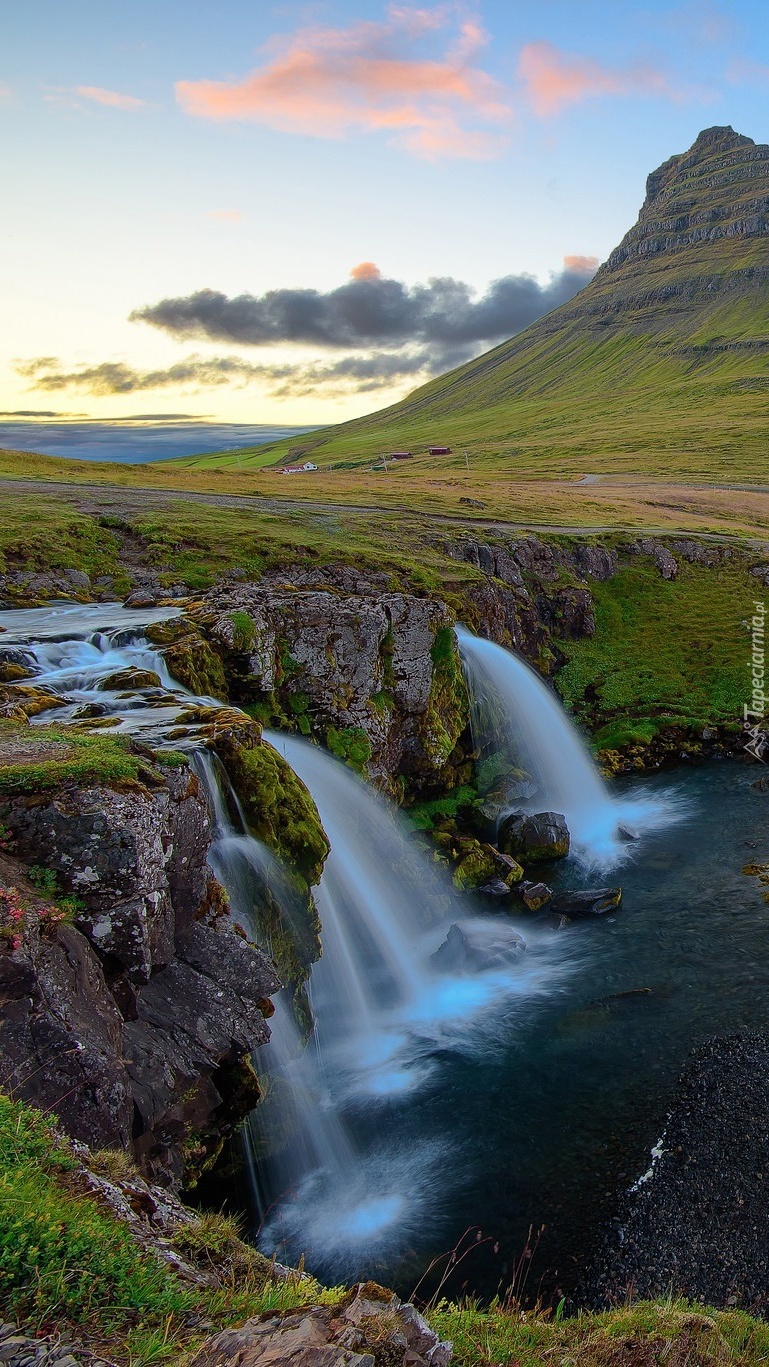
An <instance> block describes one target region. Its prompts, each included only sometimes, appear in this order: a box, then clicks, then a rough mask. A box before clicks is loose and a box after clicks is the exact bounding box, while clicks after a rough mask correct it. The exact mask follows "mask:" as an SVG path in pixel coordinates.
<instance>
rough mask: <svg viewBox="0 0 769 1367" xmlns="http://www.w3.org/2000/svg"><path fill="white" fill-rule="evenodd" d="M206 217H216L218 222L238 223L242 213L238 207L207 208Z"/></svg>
mask: <svg viewBox="0 0 769 1367" xmlns="http://www.w3.org/2000/svg"><path fill="white" fill-rule="evenodd" d="M207 217H208V218H215V219H218V221H219V222H220V223H240V222H241V220H242V218H243V214H242V212H241V210H240V209H209V211H208V214H207Z"/></svg>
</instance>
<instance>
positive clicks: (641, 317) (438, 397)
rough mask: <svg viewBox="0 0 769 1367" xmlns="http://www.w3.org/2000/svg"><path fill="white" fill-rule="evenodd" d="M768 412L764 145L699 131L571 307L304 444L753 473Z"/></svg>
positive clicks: (548, 468) (767, 170) (535, 467)
mask: <svg viewBox="0 0 769 1367" xmlns="http://www.w3.org/2000/svg"><path fill="white" fill-rule="evenodd" d="M767 418H769V147H768V146H764V145H758V144H756V143H754V142H753V141H752V139H751V138H748V137H743V136H742V135H740V134H738V133H735V132H734V130H733V129H732V128H730V127H725V128H708V129H706V130H705V131H704V132H702V133H700V135H699V137H698V138H697V140H696V141H695V143H694V145H693V146H692V147H691V148H690V149H689V150H688V152H684V153H681V154H680V155H678V156H673V157H671V158H670V160H669V161H666V162H665V163H664V164H663V165H662V166H660V167H659V169H658V170H656V171H653V172H652V174H651V175H650V176H649V177H648V180H647V182H646V198H645V200H644V203H643V206H642V208H641V212H640V214H639V217H638V221H637V223H636V224H635V225H634V227H632V228H631V229H630V231H629V232H628V233H627V234H626V236H625V237H624V238H623V240H622V242H620V244H619V246H618V247H617V248H615V250H614V251H613V252H612V253H611V255H610V257H609V259H608V260H607V261H606V262H605V263H604V264H603V265H602V266H601V268H600V269H599V271H598V273H597V274H596V275H595V277H594V278H593V280H592V281H591V282H590V283H589V284H588V285H586V286H585V288H584V289H583V290H581V291H580V293H579V294H577V295H576V296H575V297H574V298H573V299H571V300H570V301H569V302H568V303H567V304H564V305H562V306H561V307H560V308H558V309H555V310H554V311H553V312H552V313H550V314H547V315H546V316H545V317H543V318H541V319H539V320H538V321H537V322H535V323H533V324H532V325H531V326H530V327H528V328H526V330H525V331H524V332H521V333H518V334H517V335H516V336H515V337H513V338H511V339H510V340H509V341H507V342H503V343H502V344H501V345H500V346H497V347H496V348H495V349H494V350H493V351H489V352H486V353H485V354H484V355H482V356H479V357H478V358H477V359H475V360H473V361H470V362H468V363H467V364H466V365H463V366H460V367H459V368H458V369H456V370H453V371H451V372H450V373H449V374H447V375H442V376H440V377H439V378H438V379H435V380H433V381H431V382H430V383H429V384H426V385H424V386H423V387H421V388H419V389H417V390H415V391H414V392H413V393H412V394H410V395H409V396H408V397H407V398H405V399H403V400H402V401H401V402H399V403H397V404H394V405H393V406H392V407H390V408H387V409H384V410H382V411H380V412H378V413H374V414H371V415H370V416H368V417H365V418H361V419H357V420H355V421H353V422H349V423H345V424H343V425H342V426H339V427H333V428H326V429H323V430H322V431H321V432H319V433H318V434H316V435H315V436H312V435H311V436H309V437H308V438H307V439H306V441H304V442H303V443H302V447H301V450H302V452H303V453H309V452H312V459H313V461H317V463H318V464H319V465H321V466H323V465H328V464H331V463H333V462H336V461H339V460H340V459H346V460H347V461H352V462H353V463H355V464H358V463H359V462H360V463H361V465H362V464H364V463H366V462H370V461H371V459H372V458H374V457H376V456H377V455H378V454H379V453H381V452H386V451H388V450H391V449H399V448H401V447H404V446H405V447H407V448H408V449H411V450H413V451H414V452H415V454H416V453H418V452H419V451H420V449H421V450H422V451H424V450H425V448H426V446H427V445H429V444H438V443H439V444H446V445H449V446H451V447H452V448H454V451H455V455H457V458H458V459H460V460H462V459H463V456H462V451H463V449H464V448H467V449H469V450H470V451H471V453H472V454H473V458H474V460H475V461H476V464H477V465H478V466H480V467H483V468H486V469H491V468H498V469H500V471H501V470H506V471H508V472H509V473H511V474H512V473H515V472H522V471H527V472H530V473H535V474H536V473H542V474H555V473H569V472H576V471H585V470H588V471H590V470H604V471H611V470H616V471H618V472H619V471H631V470H639V471H644V472H646V473H656V474H692V473H697V474H700V475H702V476H703V477H704V476H710V477H717V478H728V477H729V476H730V475H731V476H732V477H735V472H737V473H739V474H740V477H741V478H743V479H753V480H755V481H757V482H760V480H761V478H762V477H763V478H764V479H765V478H766V477H767V472H769V461H768V460H767V455H766V450H767ZM457 447H459V448H460V450H459V453H456V448H457ZM425 459H429V458H427V457H425ZM450 462H451V458H449V463H450ZM409 468H410V470H411V469H414V468H423V467H422V464H421V462H415V463H414V466H410V467H409Z"/></svg>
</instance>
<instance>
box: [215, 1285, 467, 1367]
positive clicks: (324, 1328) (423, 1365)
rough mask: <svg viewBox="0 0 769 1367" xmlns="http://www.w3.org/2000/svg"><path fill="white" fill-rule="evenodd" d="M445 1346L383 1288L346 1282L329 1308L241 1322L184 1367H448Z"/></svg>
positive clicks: (412, 1311)
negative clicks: (340, 1298)
mask: <svg viewBox="0 0 769 1367" xmlns="http://www.w3.org/2000/svg"><path fill="white" fill-rule="evenodd" d="M450 1361H451V1344H450V1343H442V1342H441V1341H440V1340H439V1338H438V1336H437V1334H435V1333H433V1331H432V1329H431V1328H430V1326H429V1325H428V1323H427V1321H426V1320H425V1319H423V1317H422V1316H421V1315H420V1314H419V1312H418V1311H417V1310H415V1309H414V1306H413V1305H409V1304H404V1302H403V1301H401V1300H399V1298H398V1297H397V1296H395V1295H394V1294H393V1293H392V1292H391V1291H386V1290H385V1289H384V1288H383V1287H381V1286H377V1285H376V1284H375V1283H373V1282H365V1283H364V1282H361V1283H359V1284H358V1285H357V1286H354V1287H353V1288H352V1289H351V1290H350V1291H349V1292H348V1293H347V1295H346V1296H345V1297H344V1299H343V1301H342V1302H341V1304H339V1305H336V1306H333V1307H331V1306H311V1307H309V1308H305V1309H299V1310H289V1311H285V1312H283V1313H279V1312H275V1313H274V1314H265V1315H262V1316H260V1317H259V1318H258V1319H251V1320H247V1321H246V1323H245V1324H244V1325H243V1326H242V1327H241V1328H240V1329H225V1330H224V1331H223V1332H222V1333H220V1334H217V1335H216V1336H215V1337H214V1338H212V1339H210V1340H209V1341H208V1342H207V1343H206V1344H204V1345H203V1347H202V1348H201V1349H200V1351H199V1352H198V1353H197V1354H196V1355H195V1357H194V1358H193V1359H192V1362H191V1364H190V1367H284V1365H285V1364H288V1363H290V1364H291V1367H378V1364H387V1367H448V1363H449V1362H450Z"/></svg>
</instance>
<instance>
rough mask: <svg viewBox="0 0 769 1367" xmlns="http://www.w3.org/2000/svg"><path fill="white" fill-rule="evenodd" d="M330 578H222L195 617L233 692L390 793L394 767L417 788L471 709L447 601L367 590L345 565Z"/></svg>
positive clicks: (439, 772)
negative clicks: (304, 583) (301, 581)
mask: <svg viewBox="0 0 769 1367" xmlns="http://www.w3.org/2000/svg"><path fill="white" fill-rule="evenodd" d="M294 577H297V576H294ZM326 578H327V579H328V581H329V582H328V587H323V588H321V587H317V586H316V587H313V588H309V587H307V588H304V587H299V586H298V585H294V586H291V587H289V586H287V585H286V583H285V582H280V583H277V582H273V583H269V584H267V583H260V584H259V585H255V584H249V583H228V584H225V585H223V586H220V587H219V588H217V589H215V590H212V591H211V592H210V593H209V594H208V595H207V596H206V600H205V603H204V604H203V606H202V607H201V608H199V609H197V610H196V612H195V623H196V624H197V626H198V627H199V629H200V630H201V631H203V632H204V633H205V635H206V637H207V639H208V640H209V641H210V642H211V644H212V646H213V647H214V649H215V650H216V651H217V652H218V654H219V655H220V656H221V658H222V659H223V660H224V663H225V668H226V672H227V677H228V681H229V685H230V696H231V697H232V698H233V699H235V700H237V701H241V702H245V703H253V702H258V703H259V704H260V709H262V710H263V712H264V714H265V715H269V716H270V717H271V718H272V720H273V722H274V723H275V724H277V725H281V726H286V725H287V724H290V725H292V726H293V727H295V728H296V729H297V730H299V731H300V732H301V733H302V734H304V735H312V736H314V737H315V738H316V739H318V740H319V741H320V742H321V743H322V744H324V745H326V746H327V747H328V748H329V749H331V750H332V751H333V752H334V753H335V754H337V755H339V756H340V757H341V758H343V759H345V760H346V761H347V762H348V763H350V764H351V765H352V766H353V767H355V768H358V769H360V770H364V771H365V772H366V774H367V776H368V777H369V778H370V779H372V780H374V781H375V782H376V783H377V784H378V786H379V787H381V788H384V789H386V790H388V791H391V792H392V793H394V794H396V793H398V792H399V791H400V789H401V783H400V780H399V776H403V778H406V779H409V780H411V781H412V782H413V783H414V784H415V785H416V786H417V787H418V786H419V785H420V783H423V782H425V781H426V780H433V781H434V780H435V779H436V778H437V777H440V776H443V775H444V774H445V771H446V767H447V764H448V761H449V759H450V757H451V755H452V753H453V751H454V749H455V746H456V744H457V741H458V740H459V737H460V736H461V734H462V732H463V731H464V730H465V728H466V726H467V723H468V716H469V709H468V700H467V693H466V689H465V684H464V677H463V674H462V668H461V662H460V659H459V654H458V650H457V645H456V641H455V639H454V634H453V628H452V618H451V614H450V612H449V610H448V608H447V607H446V606H445V605H444V604H443V603H441V602H436V601H435V600H433V599H431V598H427V597H416V596H415V595H412V594H407V593H395V592H388V591H386V590H385V589H384V587H383V586H382V587H380V586H379V585H377V586H376V592H375V593H374V592H372V586H371V585H369V584H366V583H362V582H361V581H360V577H359V576H358V577H357V578H356V577H355V576H353V575H352V572H351V571H348V572H346V573H342V569H341V567H333V573H332V569H331V568H329V569H328V571H327V573H326ZM353 585H354V586H355V587H356V588H358V589H359V590H365V592H359V593H351V592H350V591H349V590H350V587H352V586H353ZM166 658H167V660H168V661H169V665H170V666H171V667H172V668H173V664H172V661H171V660H170V657H169V655H168V653H167V655H166Z"/></svg>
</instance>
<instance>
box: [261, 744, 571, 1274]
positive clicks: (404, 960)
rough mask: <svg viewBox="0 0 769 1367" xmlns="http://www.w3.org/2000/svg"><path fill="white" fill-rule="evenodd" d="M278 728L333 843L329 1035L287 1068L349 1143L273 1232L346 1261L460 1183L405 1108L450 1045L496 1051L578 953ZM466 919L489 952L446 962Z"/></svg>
mask: <svg viewBox="0 0 769 1367" xmlns="http://www.w3.org/2000/svg"><path fill="white" fill-rule="evenodd" d="M266 739H268V740H269V741H270V743H271V744H273V745H274V746H275V748H276V749H278V750H279V751H280V752H281V753H282V754H283V755H284V756H285V758H286V759H287V760H288V762H289V764H290V765H291V767H292V768H293V769H294V771H295V772H296V773H297V774H298V775H299V777H300V778H301V779H302V780H303V782H304V783H305V784H306V786H307V787H308V788H309V790H310V792H311V794H312V797H313V799H314V801H315V804H316V806H317V808H318V811H319V814H320V817H321V821H322V823H323V827H324V830H325V831H326V834H327V835H328V837H329V841H330V845H331V851H330V854H329V856H328V859H327V861H326V865H325V869H324V873H323V877H322V879H321V882H320V885H319V887H318V889H317V891H316V901H317V904H318V909H319V911H320V915H321V922H322V925H323V955H322V957H321V959H320V960H319V962H318V963H317V964H316V965H315V966H314V968H313V972H312V979H311V998H312V1006H313V1013H314V1016H315V1021H316V1031H315V1039H314V1041H313V1044H312V1045H311V1047H310V1048H308V1049H307V1050H306V1051H305V1053H304V1054H303V1055H300V1056H299V1057H298V1058H297V1056H296V1055H295V1054H294V1055H292V1057H290V1058H289V1061H288V1065H287V1066H284V1067H283V1068H282V1070H281V1076H282V1080H283V1083H284V1084H285V1083H286V1082H289V1083H290V1084H291V1093H290V1094H291V1103H290V1104H291V1106H292V1107H293V1108H294V1112H295V1116H296V1114H297V1113H298V1114H299V1115H304V1116H305V1117H306V1114H307V1113H306V1106H307V1105H310V1106H313V1105H314V1104H315V1105H317V1101H316V1099H317V1096H318V1095H319V1094H320V1095H322V1097H323V1101H322V1104H321V1109H320V1112H318V1110H317V1109H315V1110H313V1111H312V1120H313V1121H314V1122H317V1117H318V1115H319V1114H320V1115H327V1114H328V1113H329V1112H330V1113H331V1114H332V1115H333V1116H335V1118H336V1124H337V1136H338V1141H339V1142H341V1144H342V1148H341V1150H340V1151H336V1152H334V1151H333V1144H332V1152H331V1153H330V1154H329V1153H328V1152H327V1153H326V1156H325V1164H324V1165H323V1166H321V1165H318V1166H316V1168H315V1170H314V1171H313V1170H312V1169H307V1170H306V1171H305V1174H304V1177H303V1179H302V1180H301V1181H300V1182H299V1183H298V1185H296V1186H295V1187H294V1188H293V1190H292V1192H291V1195H290V1199H288V1200H284V1201H282V1202H281V1201H278V1202H277V1203H276V1206H275V1209H274V1211H273V1212H272V1214H271V1215H270V1216H269V1218H268V1220H267V1223H266V1226H265V1229H264V1232H263V1246H264V1247H265V1249H267V1250H270V1251H280V1252H281V1254H282V1253H283V1252H284V1251H285V1250H286V1249H287V1250H288V1251H289V1252H291V1253H293V1254H294V1255H295V1254H296V1253H297V1252H298V1251H306V1250H307V1249H308V1247H310V1248H311V1250H312V1256H313V1260H314V1265H316V1266H317V1265H320V1266H321V1267H323V1268H324V1269H328V1270H330V1271H331V1272H332V1273H334V1274H337V1275H338V1274H339V1273H344V1272H351V1271H353V1269H356V1268H357V1270H358V1271H360V1268H361V1260H362V1259H363V1260H364V1265H368V1266H369V1267H370V1266H372V1262H371V1260H372V1259H374V1260H375V1259H376V1258H377V1257H381V1256H383V1255H384V1254H386V1253H391V1252H392V1249H393V1248H394V1247H395V1248H397V1247H398V1246H403V1243H404V1241H406V1240H407V1238H408V1236H409V1233H410V1231H413V1230H414V1229H417V1228H420V1229H422V1230H424V1227H425V1225H426V1224H427V1223H428V1209H429V1207H430V1205H431V1203H432V1202H433V1200H434V1198H435V1195H436V1193H437V1191H438V1190H439V1189H442V1190H443V1193H444V1195H445V1191H446V1189H447V1186H448V1172H449V1171H450V1170H451V1169H452V1164H451V1163H450V1162H449V1161H448V1155H447V1154H446V1153H445V1152H444V1150H443V1146H442V1145H441V1144H440V1143H435V1142H434V1141H433V1142H432V1143H430V1144H425V1143H424V1142H422V1143H419V1142H416V1143H415V1142H414V1141H413V1139H412V1140H409V1141H408V1142H406V1141H405V1140H403V1139H399V1137H398V1128H399V1127H398V1122H397V1118H398V1116H403V1114H404V1113H405V1112H406V1111H407V1108H408V1107H409V1106H410V1105H414V1104H418V1100H417V1099H419V1101H421V1102H422V1104H424V1101H425V1099H426V1098H429V1096H430V1094H431V1091H432V1089H434V1088H435V1087H439V1086H440V1065H441V1059H442V1058H445V1056H446V1053H447V1051H448V1052H449V1053H452V1052H454V1053H456V1052H463V1053H465V1054H467V1055H472V1054H473V1052H474V1051H478V1052H483V1053H484V1054H486V1055H488V1053H489V1051H493V1049H494V1048H495V1047H497V1046H503V1045H504V1044H505V1043H506V1042H507V1041H509V1038H510V1034H511V1032H512V1031H513V1030H514V1029H515V1024H516V1022H517V1020H518V1011H517V1008H519V1007H523V1006H524V1004H525V1005H526V1007H527V1008H528V1009H530V1008H531V1004H532V1001H533V999H534V997H536V995H537V994H538V993H545V992H548V991H551V990H553V989H554V988H555V986H556V985H557V983H559V982H560V981H561V980H562V978H563V976H564V973H565V972H566V971H567V963H566V961H565V957H564V953H563V945H562V943H561V944H559V945H558V946H557V945H556V942H555V941H554V939H553V937H552V936H551V935H547V936H545V935H538V934H536V933H534V934H531V933H528V934H527V940H528V950H527V953H526V954H525V955H524V956H523V958H521V953H522V941H521V937H520V935H519V934H518V933H517V931H516V929H515V927H514V926H513V924H512V922H510V921H508V920H506V919H505V920H501V919H500V918H492V917H486V916H483V915H480V914H477V913H475V912H474V910H473V908H472V905H471V904H470V903H469V902H468V900H467V899H466V898H464V897H462V896H461V895H460V894H458V893H457V892H456V891H455V889H454V888H453V887H452V885H451V883H450V881H449V880H448V878H446V877H442V876H441V875H440V874H439V873H438V871H437V870H436V868H435V866H434V864H432V863H431V861H430V860H429V858H428V857H427V855H426V854H424V853H423V852H422V851H420V850H419V849H418V848H416V847H415V846H414V843H413V840H412V839H411V838H410V836H409V832H408V828H407V826H406V824H405V822H404V821H403V819H402V818H401V817H400V816H399V814H398V813H397V812H396V810H395V809H394V808H393V807H392V806H391V805H390V804H389V803H387V802H385V801H384V799H382V798H380V797H378V796H377V795H376V794H374V793H373V792H372V790H371V789H370V788H368V786H367V785H365V784H364V783H363V782H362V781H361V780H360V779H358V778H357V777H356V776H355V775H354V774H352V773H351V772H350V770H349V769H347V768H346V767H345V766H344V765H342V764H341V763H339V761H337V760H335V759H333V758H332V757H331V756H329V755H328V754H327V753H325V752H324V751H322V750H319V749H318V748H317V747H316V746H312V745H310V744H308V743H307V742H305V741H302V740H298V739H296V738H295V737H289V736H284V735H275V734H273V735H269V734H268V735H267V736H266ZM452 923H453V924H457V925H459V926H460V927H461V929H462V933H463V935H464V936H465V937H466V942H468V943H470V944H471V945H472V946H473V958H472V960H468V961H467V962H465V963H461V964H460V965H459V966H457V967H451V968H445V967H443V966H442V965H441V963H440V962H438V961H436V959H435V957H434V956H435V952H436V949H437V948H438V947H439V945H440V944H441V943H442V942H444V941H445V939H446V932H447V928H448V926H449V925H450V924H452ZM559 950H561V952H559ZM572 962H573V961H572ZM270 1047H271V1046H270ZM265 1052H266V1051H265ZM377 1106H383V1107H386V1110H385V1111H383V1116H384V1115H386V1117H387V1121H388V1132H387V1133H389V1135H390V1137H388V1138H383V1137H382V1135H381V1134H379V1133H378V1132H377V1130H376V1129H375V1133H377V1139H376V1142H373V1143H372V1138H371V1125H370V1118H369V1122H368V1124H367V1125H363V1127H362V1128H363V1129H364V1130H365V1131H366V1133H367V1140H366V1143H365V1144H364V1145H362V1146H358V1147H356V1145H355V1142H354V1140H353V1138H351V1136H354V1135H355V1134H356V1133H358V1132H359V1128H360V1127H359V1126H358V1123H357V1122H358V1120H359V1119H360V1117H361V1116H362V1115H363V1114H364V1113H368V1112H370V1111H371V1108H372V1107H377ZM295 1124H296V1120H295ZM272 1128H273V1129H274V1128H275V1126H274V1124H273V1127H272ZM278 1128H279V1125H278ZM297 1128H298V1130H299V1132H300V1133H301V1132H302V1130H303V1129H304V1130H306V1129H307V1128H309V1126H308V1125H307V1122H306V1120H305V1122H304V1123H303V1124H302V1123H300V1124H297ZM255 1132H257V1133H258V1134H260V1135H261V1143H262V1146H263V1147H267V1148H269V1144H270V1124H269V1106H268V1107H260V1108H257V1111H256V1112H255V1113H254V1116H253V1118H252V1135H253V1134H254V1133H255ZM258 1142H259V1141H258V1140H257V1143H258ZM351 1154H352V1155H354V1162H351V1161H350V1158H351ZM432 1218H433V1219H434V1220H437V1219H439V1216H437V1215H436V1213H435V1211H433V1215H432Z"/></svg>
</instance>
